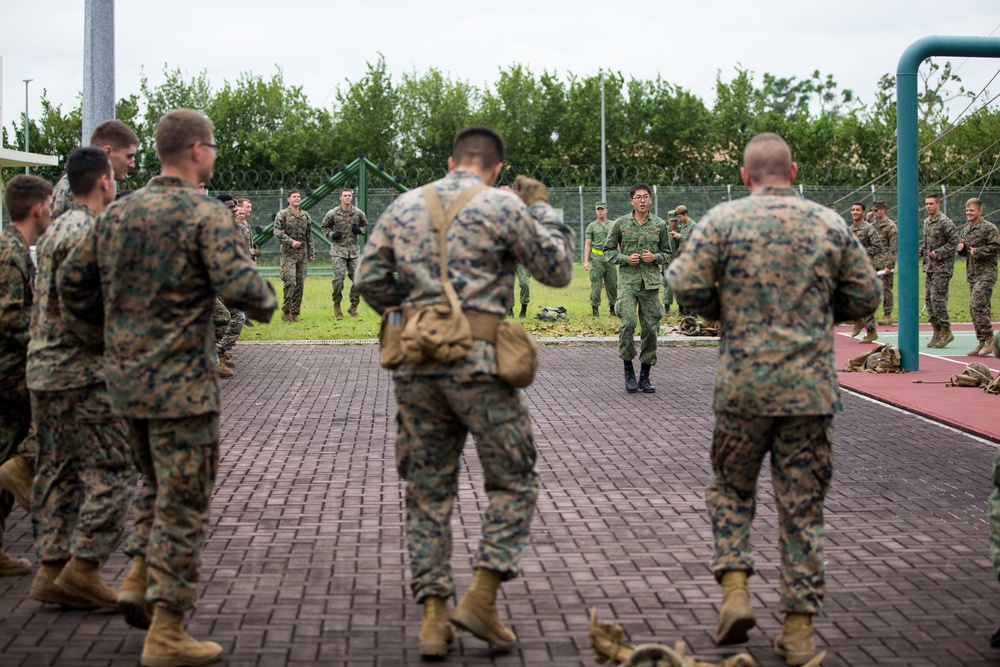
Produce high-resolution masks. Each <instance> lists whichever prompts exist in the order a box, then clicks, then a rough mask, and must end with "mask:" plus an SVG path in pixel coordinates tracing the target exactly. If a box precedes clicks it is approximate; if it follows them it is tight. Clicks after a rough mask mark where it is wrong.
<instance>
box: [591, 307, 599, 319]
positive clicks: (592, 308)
mask: <svg viewBox="0 0 1000 667" xmlns="http://www.w3.org/2000/svg"><path fill="white" fill-rule="evenodd" d="M590 309H591V310H592V311H594V312H593V313H592V314H593V316H594V317H597V316H598V315H599V314H600V313H598V312H597V306H591V307H590Z"/></svg>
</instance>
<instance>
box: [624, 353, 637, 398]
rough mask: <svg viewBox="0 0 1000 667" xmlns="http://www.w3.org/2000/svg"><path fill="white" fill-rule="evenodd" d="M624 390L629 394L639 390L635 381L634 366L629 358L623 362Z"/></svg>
mask: <svg viewBox="0 0 1000 667" xmlns="http://www.w3.org/2000/svg"><path fill="white" fill-rule="evenodd" d="M625 391H627V392H628V393H630V394H634V393H635V392H637V391H639V383H638V382H636V381H635V366H633V365H632V360H631V359H629V360H628V361H626V362H625Z"/></svg>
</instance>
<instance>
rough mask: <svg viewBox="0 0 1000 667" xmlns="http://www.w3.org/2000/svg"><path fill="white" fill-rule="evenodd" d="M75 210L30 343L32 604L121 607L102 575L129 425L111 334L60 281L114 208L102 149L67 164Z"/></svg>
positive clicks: (46, 255) (49, 265) (56, 235)
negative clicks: (108, 360) (113, 366)
mask: <svg viewBox="0 0 1000 667" xmlns="http://www.w3.org/2000/svg"><path fill="white" fill-rule="evenodd" d="M66 174H67V176H68V177H69V184H70V189H71V190H72V192H73V197H74V204H73V206H72V207H71V208H70V209H69V210H68V211H66V213H64V214H63V215H62V216H60V217H59V219H58V220H56V221H55V222H53V223H52V225H51V226H50V227H49V230H48V231H47V232H46V233H45V235H44V236H43V237H42V238H41V240H39V242H38V246H37V257H38V276H37V278H36V283H35V286H36V288H37V297H38V298H36V299H35V304H34V308H33V312H32V317H31V341H30V342H29V343H28V370H27V379H28V389H29V390H30V392H31V411H32V417H33V421H34V424H35V438H36V441H37V443H38V455H37V459H36V460H37V463H38V472H37V474H36V476H35V483H34V494H33V503H32V505H33V506H32V510H31V524H32V529H33V533H34V539H35V551H36V552H37V553H38V560H39V561H41V567H40V568H39V570H38V574H36V575H35V580H34V582H33V583H32V586H31V593H30V595H31V597H32V598H34V599H35V600H39V601H41V602H48V603H51V604H60V605H65V606H68V607H76V608H87V609H89V608H93V607H110V608H111V609H117V608H118V595H117V594H116V593H115V590H114V589H113V588H111V587H110V586H108V584H107V582H106V581H105V580H104V578H103V577H102V576H101V572H100V568H101V566H102V565H103V564H104V563H105V562H106V561H107V559H108V557H109V556H110V555H111V552H112V551H113V550H114V548H115V546H116V545H117V544H118V540H119V539H120V538H121V535H122V531H123V530H124V529H125V520H126V518H127V517H128V510H129V508H130V507H131V506H132V494H133V492H134V487H135V480H136V478H137V477H138V475H137V474H136V472H135V464H134V462H133V461H132V449H131V447H130V445H129V442H128V433H127V431H126V427H125V422H124V421H123V420H122V419H121V418H120V417H116V416H114V415H113V414H112V413H111V402H110V400H109V399H108V393H107V389H106V387H105V384H104V370H103V363H104V332H103V330H102V328H101V327H99V326H94V325H92V324H88V323H85V322H80V321H77V320H75V318H73V316H72V315H71V314H70V313H68V312H63V310H62V307H61V304H60V303H59V294H58V292H57V291H56V274H57V272H58V271H59V268H60V266H61V264H62V261H63V260H64V259H65V258H66V255H67V253H69V251H70V249H72V248H73V247H74V246H75V245H76V244H77V243H79V242H80V239H82V238H83V236H84V235H85V234H86V233H87V232H88V231H89V230H90V228H91V227H92V226H93V224H94V220H95V219H96V218H97V215H98V214H99V213H100V212H101V211H103V210H104V208H105V207H106V206H107V205H108V204H110V203H111V202H112V201H114V198H115V179H114V172H113V171H112V168H111V162H110V161H109V160H108V156H107V154H106V153H105V152H104V151H102V150H101V149H99V148H94V147H87V148H79V149H77V150H75V151H74V152H73V153H72V154H71V155H70V156H69V159H68V160H67V161H66Z"/></svg>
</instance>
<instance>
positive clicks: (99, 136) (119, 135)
mask: <svg viewBox="0 0 1000 667" xmlns="http://www.w3.org/2000/svg"><path fill="white" fill-rule="evenodd" d="M90 145H91V146H93V147H94V148H100V149H101V150H103V151H104V152H105V153H107V154H108V158H109V159H110V160H111V166H112V167H113V168H114V170H115V180H116V181H118V182H119V183H121V182H122V181H124V180H125V177H126V176H127V175H128V170H129V169H134V168H135V153H136V151H137V150H138V149H139V137H137V136H136V134H135V132H133V131H132V128H130V127H129V126H128V125H126V124H125V123H123V122H121V121H120V120H114V119H112V120H106V121H104V122H103V123H100V124H98V126H97V127H95V128H94V131H93V132H92V133H91V134H90ZM72 206H73V193H72V191H71V190H70V187H69V179H68V178H67V177H66V174H65V173H64V174H63V175H62V178H60V179H59V180H58V181H57V182H56V186H55V190H54V192H53V193H52V219H53V220H55V219H56V218H58V217H59V216H61V215H62V214H63V213H65V212H66V211H68V210H69V209H70V207H72Z"/></svg>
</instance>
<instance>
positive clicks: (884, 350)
mask: <svg viewBox="0 0 1000 667" xmlns="http://www.w3.org/2000/svg"><path fill="white" fill-rule="evenodd" d="M875 355H878V357H879V358H878V361H877V362H875V364H874V365H873V366H869V363H868V362H869V360H870V358H871V357H873V356H875ZM844 371H846V372H848V373H850V372H852V371H854V372H859V373H860V372H864V373H905V372H906V371H905V370H903V368H902V366H901V365H900V355H899V348H898V347H896V346H895V345H889V344H885V345H879V346H878V347H876V348H874V349H871V350H868V351H867V352H865V353H864V354H862V355H859V356H857V357H854V358H853V359H851V360H850V361H848V362H847V363H846V364H844Z"/></svg>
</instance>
